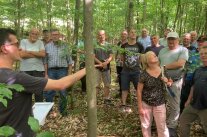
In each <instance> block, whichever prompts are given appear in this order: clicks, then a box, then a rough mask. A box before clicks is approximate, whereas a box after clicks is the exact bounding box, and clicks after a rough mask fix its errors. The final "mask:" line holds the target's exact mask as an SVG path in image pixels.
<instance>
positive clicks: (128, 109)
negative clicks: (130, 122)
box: [121, 105, 132, 113]
mask: <svg viewBox="0 0 207 137" xmlns="http://www.w3.org/2000/svg"><path fill="white" fill-rule="evenodd" d="M121 112H123V113H131V112H132V109H131V108H130V107H128V106H126V105H122V106H121Z"/></svg>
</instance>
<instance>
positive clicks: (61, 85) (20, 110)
mask: <svg viewBox="0 0 207 137" xmlns="http://www.w3.org/2000/svg"><path fill="white" fill-rule="evenodd" d="M20 52H21V51H20V49H19V43H18V40H17V38H16V34H15V32H14V31H13V30H11V29H5V28H0V76H1V77H0V83H4V84H7V85H12V84H20V85H22V86H23V87H24V91H23V92H17V91H16V90H13V91H12V99H11V100H7V101H8V104H7V107H5V106H3V104H2V103H0V127H1V126H11V127H12V128H14V129H15V131H16V133H15V135H14V136H18V137H33V136H35V134H34V132H33V131H32V130H31V128H30V127H29V125H28V124H27V122H28V118H29V116H32V94H33V93H34V94H41V91H48V90H63V89H65V88H67V87H69V86H71V85H72V84H73V83H75V82H76V81H77V80H79V79H80V78H82V77H83V76H84V75H85V73H86V72H85V69H82V70H80V71H78V72H77V73H75V74H73V75H69V76H66V77H63V78H61V79H59V80H52V79H47V78H40V77H39V78H37V77H33V76H30V75H28V74H26V73H24V72H18V71H14V70H13V64H14V62H15V61H18V60H20V59H21V57H20ZM5 92H6V91H5Z"/></svg>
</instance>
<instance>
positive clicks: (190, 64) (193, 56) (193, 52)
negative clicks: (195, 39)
mask: <svg viewBox="0 0 207 137" xmlns="http://www.w3.org/2000/svg"><path fill="white" fill-rule="evenodd" d="M187 49H188V51H189V59H188V61H187V62H186V65H185V71H186V76H185V79H186V80H189V81H191V80H192V78H193V73H194V71H195V70H196V69H197V68H198V67H200V66H201V65H202V62H201V60H200V55H199V52H198V50H197V49H196V48H195V47H193V46H190V47H188V48H187Z"/></svg>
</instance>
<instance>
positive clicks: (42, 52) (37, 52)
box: [27, 50, 46, 57]
mask: <svg viewBox="0 0 207 137" xmlns="http://www.w3.org/2000/svg"><path fill="white" fill-rule="evenodd" d="M27 52H28V53H30V54H32V55H34V56H35V57H45V55H46V54H45V50H40V51H27Z"/></svg>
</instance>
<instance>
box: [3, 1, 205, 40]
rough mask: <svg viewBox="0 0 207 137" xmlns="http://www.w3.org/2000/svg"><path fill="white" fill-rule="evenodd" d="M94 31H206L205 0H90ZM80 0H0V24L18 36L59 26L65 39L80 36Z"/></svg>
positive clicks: (110, 33) (111, 35) (110, 34)
mask: <svg viewBox="0 0 207 137" xmlns="http://www.w3.org/2000/svg"><path fill="white" fill-rule="evenodd" d="M93 3H94V5H93V19H94V24H93V25H94V26H93V28H94V32H96V30H98V29H105V30H106V32H107V34H108V38H118V37H119V34H120V32H121V31H122V30H123V29H125V28H130V27H133V28H135V29H137V31H138V34H139V33H140V32H141V29H142V28H144V27H145V28H147V29H148V30H149V32H150V33H151V34H159V35H160V36H162V35H163V32H164V29H165V28H171V29H172V30H175V31H177V32H179V34H183V33H185V32H189V31H192V30H196V31H197V32H198V34H203V33H207V1H206V0H94V1H93ZM83 6H84V4H83V1H82V0H35V1H34V0H1V1H0V27H12V28H15V30H16V31H17V32H18V35H19V37H24V36H25V34H26V32H27V31H28V29H30V28H32V27H37V28H39V29H40V30H43V29H51V28H59V29H60V30H61V31H62V32H63V34H65V35H66V36H67V38H68V40H69V41H73V42H75V39H77V37H82V31H83V24H84V21H83V16H84V14H83V9H84V8H83Z"/></svg>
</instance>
